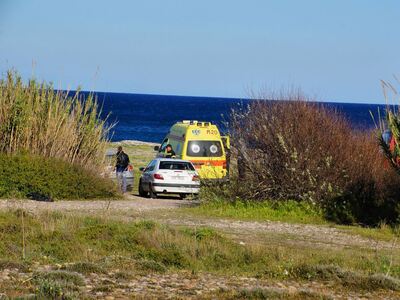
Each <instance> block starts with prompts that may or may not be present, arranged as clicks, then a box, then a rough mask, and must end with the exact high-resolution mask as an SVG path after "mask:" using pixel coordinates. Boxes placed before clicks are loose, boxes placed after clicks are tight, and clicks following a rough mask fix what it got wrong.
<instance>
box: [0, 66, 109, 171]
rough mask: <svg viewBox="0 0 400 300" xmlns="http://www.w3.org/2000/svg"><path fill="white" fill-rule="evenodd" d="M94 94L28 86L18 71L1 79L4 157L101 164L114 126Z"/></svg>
mask: <svg viewBox="0 0 400 300" xmlns="http://www.w3.org/2000/svg"><path fill="white" fill-rule="evenodd" d="M100 112H101V109H100V108H99V105H98V103H97V100H96V98H95V97H94V96H93V95H89V96H88V97H86V99H83V97H82V96H81V95H80V94H79V92H76V93H75V92H74V93H73V94H72V95H70V94H69V93H68V92H63V91H56V90H54V88H53V86H52V85H51V84H48V83H45V82H43V83H38V82H37V81H36V80H34V79H30V80H29V81H28V82H27V83H24V82H23V80H22V78H21V76H20V75H19V74H18V73H17V72H15V71H8V72H7V75H6V76H5V78H3V79H1V80H0V137H1V138H0V152H3V153H7V154H15V153H21V152H22V153H30V154H34V155H40V156H44V157H54V158H59V159H62V160H64V161H67V162H70V163H73V164H78V165H81V166H93V165H98V164H99V163H100V162H101V161H102V159H103V156H104V150H105V146H106V142H107V136H108V133H109V130H110V128H111V126H108V125H107V124H106V120H102V119H100V117H99V114H100Z"/></svg>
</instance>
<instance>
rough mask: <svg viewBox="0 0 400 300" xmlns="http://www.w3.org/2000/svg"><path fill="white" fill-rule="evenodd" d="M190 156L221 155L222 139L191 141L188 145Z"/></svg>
mask: <svg viewBox="0 0 400 300" xmlns="http://www.w3.org/2000/svg"><path fill="white" fill-rule="evenodd" d="M186 154H187V155H188V156H192V157H220V156H222V146H221V142H220V141H190V142H189V143H188V146H187V153H186Z"/></svg>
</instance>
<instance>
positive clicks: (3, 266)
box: [0, 260, 29, 272]
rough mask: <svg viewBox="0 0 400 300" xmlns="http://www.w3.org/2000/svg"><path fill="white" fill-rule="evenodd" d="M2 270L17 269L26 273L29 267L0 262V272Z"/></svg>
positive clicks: (23, 264) (7, 261)
mask: <svg viewBox="0 0 400 300" xmlns="http://www.w3.org/2000/svg"><path fill="white" fill-rule="evenodd" d="M4 269H18V270H19V271H21V272H27V271H28V270H29V265H28V264H27V263H23V262H22V263H20V262H16V261H9V260H0V271H2V270H4Z"/></svg>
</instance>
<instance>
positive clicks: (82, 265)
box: [62, 262, 106, 274]
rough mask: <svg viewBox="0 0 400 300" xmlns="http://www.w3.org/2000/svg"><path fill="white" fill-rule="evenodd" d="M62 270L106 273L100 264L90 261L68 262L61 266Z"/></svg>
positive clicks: (82, 272)
mask: <svg viewBox="0 0 400 300" xmlns="http://www.w3.org/2000/svg"><path fill="white" fill-rule="evenodd" d="M62 269H63V270H66V271H70V272H77V273H81V274H91V273H96V274H103V273H106V270H104V269H103V268H102V267H101V266H99V265H96V264H94V263H91V262H77V263H74V264H68V265H66V266H64V267H63V268H62Z"/></svg>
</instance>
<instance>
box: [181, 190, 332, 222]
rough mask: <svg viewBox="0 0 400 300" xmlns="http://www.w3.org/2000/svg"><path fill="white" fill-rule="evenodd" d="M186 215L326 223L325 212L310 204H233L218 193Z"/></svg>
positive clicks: (268, 202)
mask: <svg viewBox="0 0 400 300" xmlns="http://www.w3.org/2000/svg"><path fill="white" fill-rule="evenodd" d="M203 200H204V198H203ZM185 213H187V214H194V215H206V216H213V217H220V218H233V219H239V220H251V221H267V220H268V221H280V222H288V223H307V224H324V223H327V222H326V220H325V219H324V214H323V211H322V210H321V209H319V208H318V207H317V206H316V205H313V204H311V203H309V202H298V201H294V200H288V201H262V202H258V201H257V202H254V201H242V200H240V199H237V200H236V201H234V202H233V201H225V200H224V198H219V197H218V195H215V194H212V195H209V199H208V200H207V201H205V202H203V203H202V204H201V205H200V206H197V207H193V208H189V209H186V210H185Z"/></svg>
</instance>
